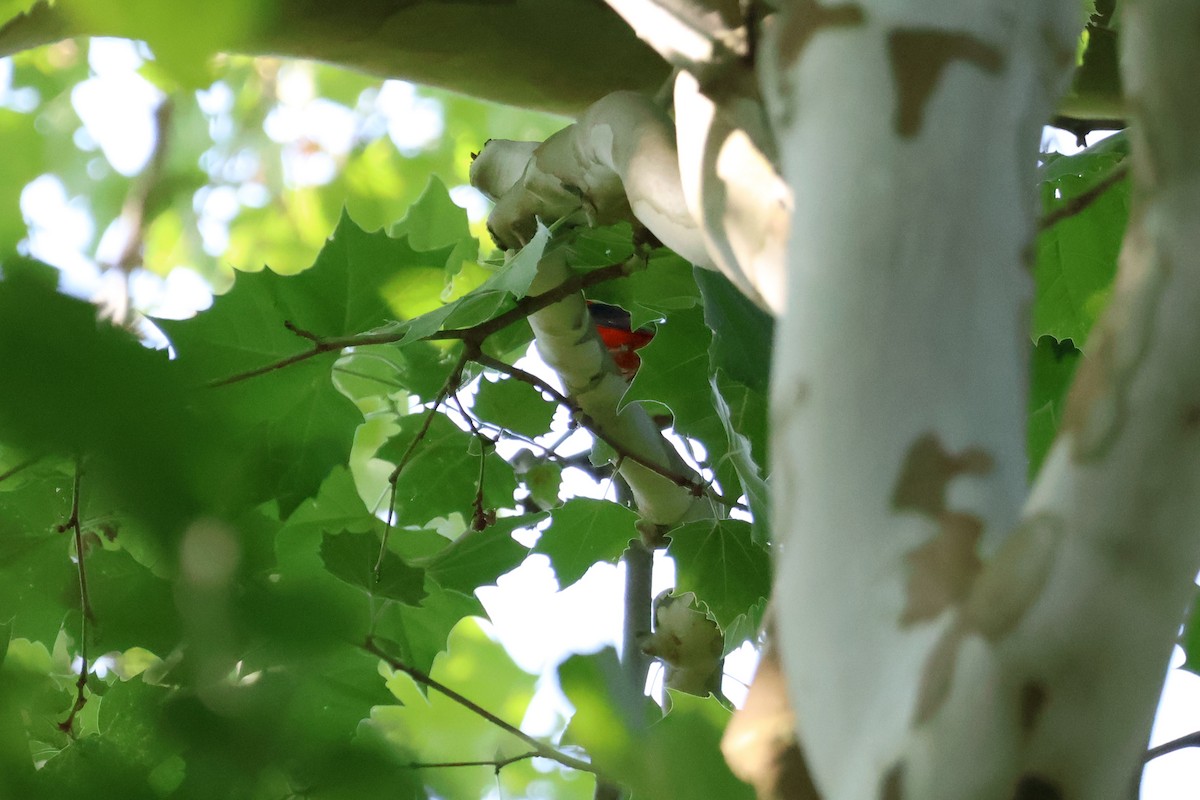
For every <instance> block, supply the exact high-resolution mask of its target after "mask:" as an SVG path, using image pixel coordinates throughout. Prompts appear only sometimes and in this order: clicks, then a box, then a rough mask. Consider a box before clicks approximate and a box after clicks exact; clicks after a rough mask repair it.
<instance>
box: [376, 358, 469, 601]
mask: <svg viewBox="0 0 1200 800" xmlns="http://www.w3.org/2000/svg"><path fill="white" fill-rule="evenodd" d="M471 349H472V348H470V347H467V348H466V349H464V350H463V353H462V355H461V356H459V358H458V363H457V364H455V365H454V369H452V370H451V371H450V374H449V375H448V376H446V382H445V383H444V384H442V388H441V389H440V390H439V391H438V395H437V397H435V398H434V400H433V404H432V405H431V406H430V407H429V411H428V412H427V413H426V414H425V420H424V421H423V422H422V423H421V429H420V430H418V431H417V435H416V436H414V437H413V440H412V441H411V442H409V443H408V447H407V448H405V450H404V455H402V456H401V457H400V461H399V462H397V464H396V468H395V469H394V470H392V474H391V475H389V476H388V485H389V486H390V487H391V490H390V492H389V499H388V513H387V519H386V520H384V523H383V537H382V539H381V540H380V542H379V558H378V559H377V560H376V561H375V568H374V572H375V580H379V578H380V573H381V571H382V570H383V557H384V556H385V555H386V554H387V546H388V536H389V535H390V534H391V532H392V520H393V518H394V517H395V516H396V483H397V482H398V481H399V480H400V473H402V472H404V468H405V467H407V466H408V462H409V461H411V460H412V457H413V454H414V453H416V451H417V445H419V444H420V443H421V442H422V441H423V440H424V439H425V435H426V434H427V433H429V426H430V425H432V424H433V418H434V417H435V416H436V415H437V412H438V408H440V407H441V405H442V403H444V402H445V401H446V398H447V397H449V396H450V394H451V393H452V392H453V391H454V390H455V389H456V388H458V383H459V381H461V380H462V372H463V368H464V367H465V366H466V365H467V360H468V356H469V355H470V353H471Z"/></svg>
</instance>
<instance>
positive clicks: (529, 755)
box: [404, 750, 545, 775]
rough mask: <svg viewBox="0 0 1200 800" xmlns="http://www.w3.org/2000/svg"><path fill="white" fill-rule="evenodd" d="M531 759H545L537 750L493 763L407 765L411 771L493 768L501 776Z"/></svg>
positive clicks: (467, 762)
mask: <svg viewBox="0 0 1200 800" xmlns="http://www.w3.org/2000/svg"><path fill="white" fill-rule="evenodd" d="M531 758H545V756H543V755H542V754H541V753H539V752H537V751H536V750H530V751H529V752H528V753H521V754H520V755H518V756H511V757H509V758H497V759H493V760H492V761H431V762H430V761H424V762H414V763H412V764H405V765H404V766H406V767H408V768H409V769H445V768H448V767H491V768H493V769H494V770H495V771H496V774H497V775H499V774H500V770H502V769H504V768H505V767H507V766H508V765H509V764H515V763H517V762H518V761H528V760H529V759H531Z"/></svg>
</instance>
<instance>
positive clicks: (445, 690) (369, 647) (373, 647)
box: [363, 638, 600, 775]
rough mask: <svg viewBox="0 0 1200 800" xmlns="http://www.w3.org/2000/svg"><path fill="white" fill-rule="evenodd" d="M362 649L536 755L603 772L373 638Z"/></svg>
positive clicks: (565, 765) (570, 765) (578, 767)
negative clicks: (395, 654)
mask: <svg viewBox="0 0 1200 800" xmlns="http://www.w3.org/2000/svg"><path fill="white" fill-rule="evenodd" d="M363 649H364V650H366V651H367V652H368V653H370V654H372V655H374V656H377V657H379V658H380V659H382V660H383V661H384V662H385V663H386V664H387V665H388V666H389V667H391V668H392V669H394V670H396V671H398V672H403V673H404V674H405V675H407V676H408V677H410V678H412V679H413V680H414V681H416V682H417V683H420V684H422V685H424V686H427V687H429V688H430V689H433V690H434V691H436V692H439V693H440V694H442V695H443V696H445V697H447V698H449V699H450V700H453V701H454V702H455V703H458V704H459V705H460V706H462V707H463V708H465V709H467V710H468V711H470V712H471V713H473V714H476V715H478V716H480V717H482V718H483V719H485V720H487V721H488V722H490V723H491V724H493V725H495V726H496V727H497V728H500V729H501V730H503V731H505V732H507V733H510V734H512V735H513V736H515V737H517V738H518V739H520V740H521V741H523V742H525V744H527V745H529V746H530V747H531V748H533V751H534V754H535V755H536V756H537V757H541V758H548V759H550V760H552V761H557V762H558V763H559V764H562V765H563V766H564V767H569V768H570V769H575V770H579V771H580V772H590V773H591V774H593V775H599V774H600V772H599V770H597V769H596V767H595V766H593V765H592V764H590V763H588V762H587V761H583V760H582V759H578V758H575V757H574V756H569V755H567V754H566V753H563V752H562V751H560V750H558V749H557V748H554V747H551V746H550V745H548V744H546V743H545V742H540V741H538V740H537V739H535V738H533V737H532V736H530V735H529V734H527V733H525V731H523V730H521V729H520V728H518V727H516V726H515V725H512V724H510V723H508V722H505V721H504V720H502V719H500V718H499V717H497V716H496V715H495V714H493V713H492V712H490V711H488V710H487V709H486V708H484V707H482V706H480V705H479V704H478V703H475V702H474V701H472V700H468V699H467V698H466V697H464V696H463V695H461V694H459V693H458V692H456V691H454V690H453V689H451V688H450V687H449V686H446V685H445V684H444V683H442V682H441V681H438V680H435V679H434V678H432V677H430V676H429V675H426V674H425V673H424V672H422V671H421V670H419V669H417V668H416V667H410V666H409V665H407V664H405V663H404V662H403V661H400V660H399V659H397V658H394V657H393V656H390V655H388V654H387V653H385V652H384V651H383V650H381V649H380V648H379V646H378V645H377V644H375V640H374V639H372V638H368V639H367V640H366V642H364V643H363ZM529 757H530V758H533V757H534V756H529ZM489 763H491V762H489Z"/></svg>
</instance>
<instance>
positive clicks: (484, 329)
mask: <svg viewBox="0 0 1200 800" xmlns="http://www.w3.org/2000/svg"><path fill="white" fill-rule="evenodd" d="M629 269H630V268H629V266H628V262H622V263H620V264H609V265H608V266H606V267H601V268H599V269H595V270H592V271H591V272H589V273H587V274H585V275H574V276H572V277H571V278H569V279H567V280H566V281H564V282H563V283H560V284H559V285H558V286H556V287H554V288H553V289H550V290H549V291H546V292H543V293H542V294H538V295H526V296H525V297H522V298H521V299H520V300H518V301H517V303H516V305H515V306H514V307H513V308H512V309H510V310H509V311H506V312H504V313H503V314H500V315H499V316H496V317H492V318H491V319H489V320H485V321H484V322H481V323H479V324H478V325H474V326H472V327H470V328H455V329H452V330H446V331H435V332H433V333H431V334H430V335H428V336H425V337H423V340H424V341H446V340H458V341H462V342H466V343H468V344H475V345H479V344H481V343H482V342H483V340H484V339H486V338H487V337H489V336H491V335H492V334H493V333H496V332H498V331H501V330H503V329H504V328H507V327H508V326H509V325H512V324H513V323H516V322H519V321H520V320H522V319H525V318H526V317H528V316H529V315H530V314H532V313H534V312H535V311H540V310H542V309H543V308H546V307H547V306H552V305H554V304H555V303H557V302H558V301H560V300H562V299H563V298H565V297H569V296H571V295H573V294H575V293H576V292H579V291H582V290H583V289H586V288H588V287H590V286H595V285H597V284H600V283H605V282H606V281H611V280H614V279H616V278H620V277H622V276H624V275H626V274H628V272H629ZM306 333H307V332H306ZM309 336H312V337H313V338H311V339H309V341H311V342H312V347H311V348H310V349H309V350H305V351H303V352H300V353H295V354H293V355H290V356H287V357H286V358H281V359H279V360H278V361H272V362H271V363H269V364H263V365H262V366H259V367H254V368H253V369H248V370H246V371H245V372H239V373H237V374H235V375H228V376H226V377H224V378H218V379H216V380H213V381H210V382H209V383H208V386H209V387H211V388H216V387H220V386H229V385H230V384H233V383H240V382H242V381H245V380H249V379H251V378H257V377H259V376H260V375H266V374H267V373H269V372H274V371H276V370H280V369H283V368H285V367H290V366H292V365H293V364H298V363H300V362H301V361H307V360H308V359H310V358H315V357H316V356H319V355H323V354H325V353H332V352H335V351H339V350H344V349H346V348H347V347H369V346H372V345H382V344H395V343H396V342H399V341H401V340H402V339H404V338H405V337H406V336H408V329H407V328H404V329H401V330H399V331H390V332H386V333H362V334H357V335H355V336H339V337H333V338H329V339H321V338H319V337H316V336H313V335H312V334H309ZM304 338H309V337H308V336H306V337H304Z"/></svg>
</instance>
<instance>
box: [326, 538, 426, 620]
mask: <svg viewBox="0 0 1200 800" xmlns="http://www.w3.org/2000/svg"><path fill="white" fill-rule="evenodd" d="M321 560H322V561H324V562H325V568H326V569H327V570H329V571H330V572H331V573H333V575H334V576H336V577H337V578H339V579H341V580H343V581H345V582H346V583H349V584H350V585H352V586H357V587H359V588H360V589H364V590H366V592H367V593H368V594H371V595H374V596H377V597H387V598H391V599H392V600H399V601H400V602H402V603H408V604H410V605H416V604H417V603H419V602H421V600H422V599H424V597H425V589H424V584H425V571H424V570H422V569H420V568H418V567H413V566H410V565H408V564H406V563H405V562H404V560H403V559H401V558H400V557H399V556H398V555H396V554H395V553H393V552H391V551H390V550H389V551H385V552H384V554H383V559H382V560H380V559H379V539H377V538H376V537H374V536H369V535H366V534H361V533H345V532H343V533H336V534H330V533H326V534H325V536H324V537H323V538H322V540H321ZM377 562H378V563H379V570H378V574H376V570H375V565H376V563H377Z"/></svg>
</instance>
